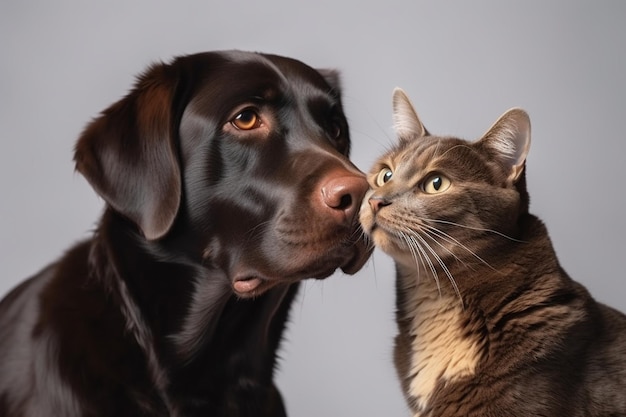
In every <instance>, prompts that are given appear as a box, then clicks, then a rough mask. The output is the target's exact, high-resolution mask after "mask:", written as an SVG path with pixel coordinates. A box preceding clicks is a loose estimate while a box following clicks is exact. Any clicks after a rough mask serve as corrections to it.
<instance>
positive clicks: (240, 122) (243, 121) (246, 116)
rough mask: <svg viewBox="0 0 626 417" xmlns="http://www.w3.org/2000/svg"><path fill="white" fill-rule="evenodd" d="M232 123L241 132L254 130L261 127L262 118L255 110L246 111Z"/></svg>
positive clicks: (239, 114)
mask: <svg viewBox="0 0 626 417" xmlns="http://www.w3.org/2000/svg"><path fill="white" fill-rule="evenodd" d="M231 123H232V125H233V126H235V127H236V128H237V129H239V130H252V129H256V128H257V127H259V126H260V125H261V118H260V117H259V114H258V113H257V112H256V111H255V110H254V109H245V110H243V111H241V112H239V113H238V114H237V115H236V116H235V118H234V119H233V120H232V121H231Z"/></svg>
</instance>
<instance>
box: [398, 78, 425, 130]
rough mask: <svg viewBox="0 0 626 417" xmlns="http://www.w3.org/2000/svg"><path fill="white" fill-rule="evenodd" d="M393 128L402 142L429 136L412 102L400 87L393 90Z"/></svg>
mask: <svg viewBox="0 0 626 417" xmlns="http://www.w3.org/2000/svg"><path fill="white" fill-rule="evenodd" d="M393 127H394V130H395V131H396V134H397V135H398V137H399V138H400V140H401V141H405V140H409V139H410V138H421V137H422V136H427V135H428V134H429V133H428V131H427V130H426V128H425V127H424V125H423V124H422V122H421V121H420V118H419V117H418V116H417V112H416V111H415V108H414V107H413V105H412V104H411V100H409V97H408V96H407V95H406V93H405V92H404V90H402V89H401V88H398V87H396V88H395V89H394V90H393Z"/></svg>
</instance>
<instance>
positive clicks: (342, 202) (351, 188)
mask: <svg viewBox="0 0 626 417" xmlns="http://www.w3.org/2000/svg"><path fill="white" fill-rule="evenodd" d="M368 187H369V186H368V184H367V181H366V180H365V177H358V176H355V175H348V176H342V177H334V178H331V179H329V180H328V181H326V182H325V183H324V184H323V185H322V188H321V191H322V200H323V202H324V204H325V205H326V206H327V207H329V208H331V209H332V213H333V215H334V216H335V217H336V218H337V219H338V220H339V221H341V222H351V221H352V220H353V219H354V217H355V215H356V213H357V211H358V210H359V206H360V205H361V200H363V197H364V196H365V193H366V192H367V190H368Z"/></svg>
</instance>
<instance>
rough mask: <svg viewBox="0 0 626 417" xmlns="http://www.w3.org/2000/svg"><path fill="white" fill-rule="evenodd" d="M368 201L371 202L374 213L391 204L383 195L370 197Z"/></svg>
mask: <svg viewBox="0 0 626 417" xmlns="http://www.w3.org/2000/svg"><path fill="white" fill-rule="evenodd" d="M367 202H368V203H369V205H370V207H371V208H372V211H373V212H374V213H378V210H380V209H381V208H383V207H385V206H388V205H389V204H391V203H390V202H389V201H387V200H385V199H384V198H382V197H370V199H369V200H367Z"/></svg>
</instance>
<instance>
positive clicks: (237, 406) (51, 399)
mask: <svg viewBox="0 0 626 417" xmlns="http://www.w3.org/2000/svg"><path fill="white" fill-rule="evenodd" d="M337 78H338V77H337V74H336V73H335V72H333V71H316V70H314V69H312V68H310V67H309V66H307V65H305V64H303V63H301V62H299V61H296V60H293V59H289V58H285V57H279V56H274V55H265V54H257V53H248V52H240V51H223V52H208V53H201V54H196V55H189V56H182V57H179V58H177V59H175V60H173V61H172V62H171V63H169V64H158V65H153V66H152V67H151V68H149V69H148V70H147V71H146V72H145V73H144V74H143V75H141V76H140V77H139V78H138V81H137V83H136V85H135V87H134V89H132V91H131V92H130V93H129V94H128V95H127V96H126V97H124V98H123V99H122V100H120V101H119V102H117V103H115V104H113V105H112V106H110V107H109V108H108V109H106V110H105V111H104V112H103V113H102V114H101V115H100V116H99V117H98V118H96V119H95V120H93V121H92V122H91V123H90V124H89V125H88V126H87V128H86V129H85V131H84V132H83V134H82V136H81V137H80V138H79V140H78V142H77V144H76V149H75V161H76V168H77V170H78V171H79V172H80V173H81V174H82V175H84V176H85V177H86V179H87V180H88V181H89V183H90V184H91V186H92V187H93V188H94V189H95V191H96V192H97V193H98V194H99V195H100V196H101V197H102V198H103V199H104V201H105V202H106V209H105V211H104V213H103V215H102V218H101V219H100V221H99V223H98V225H97V227H96V230H95V232H94V234H93V237H92V238H91V239H89V240H87V241H85V242H82V243H80V244H78V245H76V246H74V247H73V248H71V249H70V250H69V251H68V252H67V253H66V254H65V255H64V256H63V257H62V258H61V259H59V260H58V261H56V262H55V263H54V264H52V265H50V266H48V267H47V268H45V269H44V270H42V271H41V272H39V273H38V274H37V275H35V276H34V277H32V278H31V279H29V280H28V281H25V282H24V283H22V284H21V285H20V286H18V287H17V288H16V289H14V290H13V291H12V292H11V293H9V294H8V296H7V297H6V298H5V299H4V300H3V301H2V303H1V304H0V415H1V416H12V417H20V416H24V417H33V416H68V417H74V416H179V417H183V416H185V417H187V416H213V417H216V416H255V417H259V416H284V415H286V413H285V408H284V405H283V402H282V399H281V396H280V394H279V392H278V390H277V389H276V387H275V385H274V384H273V381H272V378H273V371H274V367H275V362H276V350H277V348H278V346H279V343H280V340H281V334H282V332H283V329H284V327H285V321H286V319H287V315H288V312H289V306H290V304H291V302H292V300H293V299H294V296H295V294H296V291H297V288H298V284H297V283H298V281H299V280H301V279H304V278H325V277H327V276H329V275H330V274H332V273H333V272H334V271H335V270H336V269H338V268H341V269H342V270H343V271H344V272H346V273H349V274H352V273H354V272H356V271H357V270H358V269H360V268H361V267H362V266H363V264H364V263H365V261H366V260H367V258H368V256H369V254H370V249H369V248H368V246H367V245H366V244H365V242H364V240H363V236H362V233H361V230H360V229H359V227H358V225H357V221H356V220H357V219H356V214H357V209H358V207H359V203H360V201H361V199H362V197H363V195H364V194H365V192H366V190H367V183H366V181H365V178H364V176H363V175H362V173H361V172H360V171H359V170H358V169H357V168H355V167H354V166H353V165H352V164H351V163H350V162H349V161H348V159H347V156H348V151H349V148H350V142H349V136H348V125H347V122H346V118H345V116H344V114H343V111H342V106H341V100H340V91H339V86H338V81H337Z"/></svg>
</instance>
